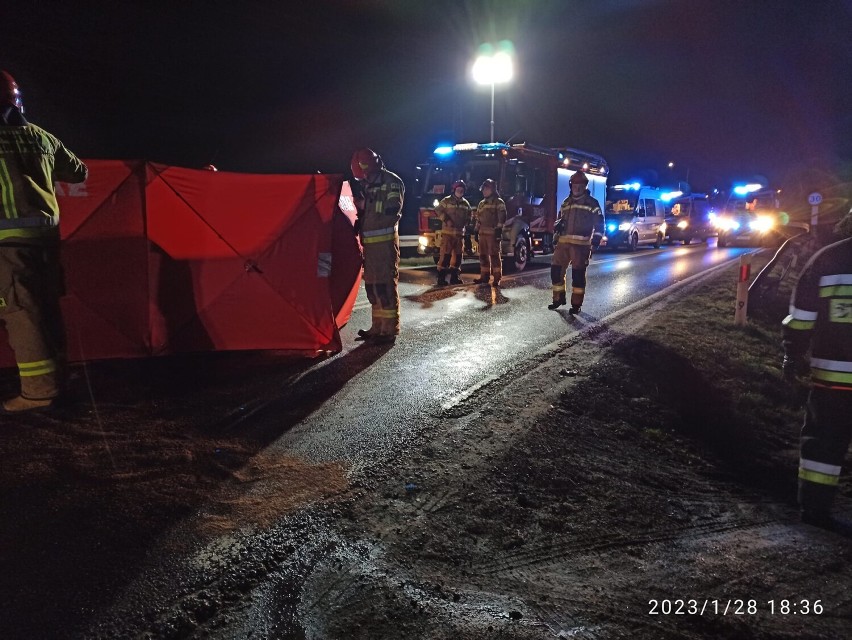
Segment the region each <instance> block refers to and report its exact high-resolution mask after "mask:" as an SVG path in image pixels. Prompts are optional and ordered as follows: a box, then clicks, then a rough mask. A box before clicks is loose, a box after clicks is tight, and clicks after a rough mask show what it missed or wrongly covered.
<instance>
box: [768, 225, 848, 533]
mask: <svg viewBox="0 0 852 640" xmlns="http://www.w3.org/2000/svg"><path fill="white" fill-rule="evenodd" d="M847 218H849V222H850V223H852V213H850V214H849V215H848V216H847ZM841 224H842V223H841ZM783 340H784V354H785V355H784V362H783V365H782V366H783V370H784V377H785V378H786V379H787V380H793V379H795V376H796V373H797V372H800V371H801V370H802V369H803V368H804V367H803V359H804V356H805V353H806V352H807V350H808V347H810V349H811V358H810V372H811V385H812V386H811V391H810V395H809V396H808V402H807V406H806V409H805V421H804V425H803V426H802V432H801V439H800V458H799V505H800V506H801V508H802V519H803V520H804V521H805V522H810V523H811V524H816V525H818V526H829V527H830V526H831V525H832V524H833V523H834V522H835V521H834V520H833V518H832V517H831V515H830V510H831V504H832V502H833V500H834V495H835V493H836V492H837V486H838V481H839V479H840V468H841V466H842V464H843V460H844V458H845V456H846V450H847V448H848V447H849V440H850V436H852V237H850V238H847V239H845V240H841V241H840V242H837V243H835V244H832V245H829V246H827V247H825V248H823V249H822V250H820V251H819V252H817V253H816V254H815V255H814V256H813V258H811V260H810V262H809V263H808V264H807V266H806V267H805V270H804V271H803V272H802V275H801V276H800V278H799V281H798V283H797V284H796V288H795V290H794V291H793V296H792V299H791V301H790V315H788V316H787V317H786V318H785V319H784V321H783Z"/></svg>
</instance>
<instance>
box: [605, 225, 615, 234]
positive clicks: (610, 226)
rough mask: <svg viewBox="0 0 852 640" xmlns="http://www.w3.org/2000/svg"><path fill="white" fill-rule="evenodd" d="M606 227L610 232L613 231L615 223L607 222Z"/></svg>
mask: <svg viewBox="0 0 852 640" xmlns="http://www.w3.org/2000/svg"><path fill="white" fill-rule="evenodd" d="M606 228H607V229H609V231H610V233H612V232H613V231H615V229H616V225H615V224H608V225H606Z"/></svg>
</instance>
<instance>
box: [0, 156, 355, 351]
mask: <svg viewBox="0 0 852 640" xmlns="http://www.w3.org/2000/svg"><path fill="white" fill-rule="evenodd" d="M86 164H87V165H88V166H89V178H88V180H87V181H86V182H85V183H84V184H82V185H58V187H59V193H60V209H61V225H60V227H61V230H62V238H63V245H62V251H63V265H64V268H65V274H66V288H67V295H66V297H65V298H64V299H63V301H62V304H63V312H64V318H65V324H66V329H67V334H68V342H69V358H70V360H71V361H80V360H87V359H99V358H119V357H139V356H146V355H163V354H169V353H177V352H187V351H205V350H231V349H284V350H298V351H317V350H332V351H334V350H340V348H341V342H340V335H339V332H338V329H339V327H341V326H343V324H344V323H345V322H346V321H347V320H348V318H349V316H350V314H351V311H352V306H353V305H354V301H355V295H357V291H358V287H359V284H360V272H361V271H360V270H361V257H360V248H359V246H358V242H357V239H356V238H355V235H354V233H353V229H352V223H353V220H354V218H353V217H352V216H351V212H347V213H344V212H343V211H341V208H340V205H341V204H342V203H344V202H346V197H345V196H344V197H341V188H342V183H343V180H342V177H341V176H326V175H309V176H298V175H297V176H285V175H252V174H236V173H226V172H211V171H199V170H193V169H181V168H177V167H169V166H165V165H158V164H149V163H145V162H120V161H109V160H90V161H86ZM347 186H348V185H347ZM4 347H5V348H6V351H5V353H4V354H3V356H2V360H0V362H2V364H3V365H4V366H12V365H13V364H14V360H13V359H12V358H11V357H10V355H11V354H10V352H9V350H8V347H6V346H5V345H4Z"/></svg>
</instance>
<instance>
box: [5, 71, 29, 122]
mask: <svg viewBox="0 0 852 640" xmlns="http://www.w3.org/2000/svg"><path fill="white" fill-rule="evenodd" d="M0 106H3V107H6V106H9V107H17V108H18V109H19V110H20V111H21V113H23V111H24V103H23V102H21V91H20V89H18V83H17V82H15V79H14V78H13V77H12V75H11V74H10V73H9V72H8V71H2V70H0Z"/></svg>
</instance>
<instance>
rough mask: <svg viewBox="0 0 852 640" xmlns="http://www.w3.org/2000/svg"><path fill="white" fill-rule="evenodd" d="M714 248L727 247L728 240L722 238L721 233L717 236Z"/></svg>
mask: <svg viewBox="0 0 852 640" xmlns="http://www.w3.org/2000/svg"><path fill="white" fill-rule="evenodd" d="M716 246H717V247H727V246H728V239H727V238H726V237H725V236H723V235H722V234H721V233H720V234H719V239H718V240H716Z"/></svg>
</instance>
